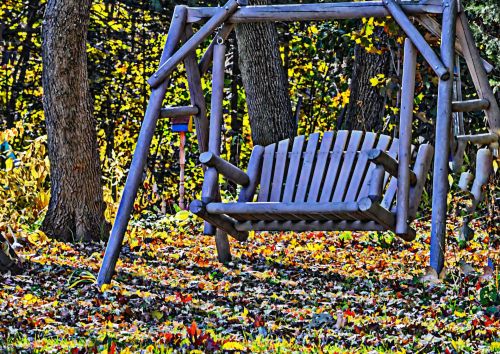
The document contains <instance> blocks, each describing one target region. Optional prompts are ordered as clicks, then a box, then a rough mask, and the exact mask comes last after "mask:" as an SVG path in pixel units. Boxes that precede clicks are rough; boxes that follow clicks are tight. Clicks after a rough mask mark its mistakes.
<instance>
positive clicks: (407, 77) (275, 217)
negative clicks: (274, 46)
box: [97, 0, 500, 284]
mask: <svg viewBox="0 0 500 354" xmlns="http://www.w3.org/2000/svg"><path fill="white" fill-rule="evenodd" d="M387 16H392V18H394V20H395V21H396V22H397V23H398V24H399V26H400V27H401V29H402V30H403V31H404V32H405V34H406V37H407V38H406V39H405V43H404V57H403V70H402V77H401V95H400V97H401V100H400V107H399V108H400V111H399V122H398V123H399V124H398V129H399V136H398V139H392V138H390V137H388V136H386V135H377V134H374V133H363V132H359V131H352V132H346V131H339V132H336V133H334V132H326V133H324V134H323V135H322V138H321V139H320V135H319V134H311V135H310V136H309V137H308V138H306V137H304V136H299V137H296V138H295V139H293V142H292V141H288V140H284V141H281V142H278V143H276V144H272V145H269V146H266V147H261V146H255V147H254V149H253V152H252V155H251V157H250V161H249V166H248V169H247V172H246V173H245V172H243V171H241V170H240V169H239V168H237V167H235V166H233V165H231V164H230V163H229V162H226V161H224V160H223V159H221V158H220V157H219V154H220V148H221V127H222V123H223V98H224V68H225V61H226V57H225V54H226V53H225V44H224V41H225V39H227V37H228V35H229V34H230V33H231V31H232V30H233V29H234V27H235V26H237V25H238V24H239V23H246V22H276V21H324V20H340V19H355V18H362V17H365V18H366V17H377V18H385V17H387ZM436 16H437V17H436ZM411 18H413V19H414V20H416V21H417V22H419V23H420V24H421V25H422V26H423V27H425V28H426V29H427V30H429V31H430V32H431V33H433V34H434V35H435V36H438V37H440V39H441V40H440V50H439V53H438V52H436V51H435V50H434V48H432V47H431V46H430V45H429V43H428V42H427V40H426V37H424V35H422V34H421V33H420V29H419V28H417V27H416V26H415V24H414V22H412V20H411ZM193 24H200V27H199V29H198V30H197V31H196V32H194V31H193ZM212 34H215V35H214V36H213V38H212V41H211V43H210V45H209V46H208V47H207V49H206V51H205V53H204V54H203V56H202V57H201V58H200V59H199V60H198V58H197V54H196V49H197V48H198V47H199V46H200V45H201V44H202V43H204V41H205V40H206V39H207V38H208V37H210V36H212ZM455 52H457V53H458V54H460V55H462V56H463V57H464V58H465V61H466V64H467V68H468V69H469V71H470V73H471V77H472V80H473V82H474V86H475V87H476V90H477V92H478V99H477V100H468V101H462V99H461V98H460V97H458V95H457V99H458V101H456V102H453V99H454V98H453V86H454V81H455V78H454V66H455ZM417 53H420V55H421V56H422V57H423V58H424V59H425V62H427V63H428V64H429V67H430V68H431V69H432V70H433V71H434V73H435V74H436V76H437V77H438V79H439V81H438V82H439V84H438V95H437V110H436V116H435V144H436V145H435V146H436V148H437V149H438V150H439V153H437V154H435V156H434V173H433V194H432V227H431V245H430V260H429V263H430V265H431V267H433V269H435V270H436V272H437V273H438V274H439V273H440V272H441V270H442V269H443V266H444V250H445V244H446V238H445V236H446V219H447V198H448V189H449V186H448V168H449V156H450V153H449V152H450V146H451V145H452V144H451V142H452V141H451V139H450V135H451V134H450V132H451V131H452V129H450V128H451V127H452V124H455V123H454V122H453V121H452V114H453V112H465V111H473V110H484V112H485V114H486V118H487V120H488V130H489V131H488V134H487V135H488V136H477V135H474V136H465V135H462V134H459V135H460V136H458V137H457V140H458V142H460V139H465V140H467V141H471V142H472V141H473V140H477V139H480V140H481V141H482V142H483V143H484V142H485V141H486V140H487V141H488V142H492V141H493V142H494V144H497V141H498V136H500V108H499V106H498V103H497V101H496V99H495V96H494V93H493V90H492V89H491V86H490V85H489V82H488V78H487V75H486V72H487V71H490V70H491V65H490V64H489V63H487V62H486V61H484V60H483V59H482V58H481V57H480V55H479V51H478V49H477V47H476V46H475V44H474V38H473V36H472V33H471V31H470V28H469V24H468V21H467V18H466V15H465V13H464V12H463V6H461V4H460V2H459V1H457V0H445V1H441V0H420V1H410V0H402V1H397V0H381V1H380V0H375V1H357V2H332V3H314V4H285V5H262V6H246V1H245V0H228V1H227V3H226V4H225V5H224V6H221V7H212V8H192V7H187V6H184V5H179V6H176V8H175V13H174V15H173V17H172V21H171V24H170V29H169V33H168V36H167V39H166V42H165V46H164V48H163V52H162V56H161V60H160V65H159V67H158V70H157V71H156V72H155V73H154V74H153V75H152V76H151V77H150V78H149V79H148V83H149V84H150V86H151V88H152V92H151V96H150V100H149V103H148V106H147V109H146V112H145V115H144V121H143V123H142V126H141V131H140V134H139V137H138V141H137V145H136V150H135V152H134V157H133V159H132V163H131V165H130V172H129V174H128V177H127V181H126V184H125V187H124V191H123V195H122V197H121V200H120V206H119V208H118V212H117V215H116V219H115V223H114V225H113V229H112V232H111V235H110V238H109V242H108V245H107V247H106V252H105V255H104V259H103V262H102V266H101V270H100V272H99V276H98V279H97V282H98V283H99V284H108V283H109V282H110V281H111V276H112V274H113V271H114V268H115V266H116V262H117V260H118V257H119V252H120V249H121V245H122V243H123V240H124V234H125V231H126V229H127V224H128V221H129V218H130V213H131V211H132V209H133V205H134V200H135V197H136V194H137V190H138V188H139V186H140V184H141V181H142V177H143V171H144V166H145V165H146V159H147V156H148V152H149V148H150V145H151V141H152V137H153V135H154V132H155V126H156V123H157V121H158V119H159V118H160V116H161V117H174V116H183V115H194V118H195V119H194V124H195V126H196V136H197V140H198V145H199V149H200V152H202V154H201V156H200V161H201V162H202V163H203V164H204V165H205V166H206V169H205V175H204V182H203V189H202V193H201V200H198V201H194V202H192V203H191V205H190V210H191V211H192V212H193V213H195V214H196V215H198V216H200V217H201V218H203V219H205V220H206V221H207V223H205V233H206V234H210V235H214V234H215V235H216V237H215V242H216V246H217V252H218V255H219V260H221V261H224V262H225V261H228V260H229V259H230V252H229V243H228V240H227V236H226V233H229V234H230V235H232V236H233V237H235V238H236V239H238V240H246V239H247V237H248V230H271V231H272V230H277V231H279V230H292V231H309V230H392V231H394V232H395V233H396V234H397V235H399V236H400V237H402V238H403V239H405V240H411V239H413V238H414V237H415V231H414V230H413V229H412V228H411V227H410V222H411V221H412V220H413V219H414V218H415V215H416V211H417V206H418V204H419V201H420V198H421V195H422V191H423V187H424V182H425V177H426V174H427V172H428V170H429V165H430V163H431V160H432V155H433V148H432V147H431V146H429V145H422V146H420V147H419V148H418V151H416V156H413V152H414V151H413V148H412V146H411V141H412V119H413V105H414V97H415V76H416V67H417V61H416V58H417ZM181 62H183V63H184V67H185V69H186V70H185V71H186V76H187V81H188V89H189V96H190V101H191V102H190V106H183V107H167V108H163V109H162V107H163V100H164V98H165V97H166V92H167V89H168V87H169V84H170V78H171V74H172V73H173V71H174V70H175V69H176V68H177V67H178V66H179V64H181ZM211 63H212V94H211V103H210V119H208V109H207V105H206V102H205V96H204V93H203V92H204V91H203V86H202V82H201V78H202V77H203V75H204V74H206V73H207V72H208V70H209V67H210V64H211ZM485 139H486V140H485ZM457 145H460V144H458V143H457ZM462 145H463V144H462ZM457 150H459V149H457ZM461 151H462V152H463V150H461ZM455 155H456V156H458V155H460V154H458V153H454V156H455ZM456 160H457V161H458V159H456ZM455 165H459V164H455ZM410 166H412V168H411V169H410ZM219 174H221V175H223V176H225V177H226V178H228V179H230V180H232V181H234V182H236V183H237V184H239V185H241V186H242V189H241V193H240V195H239V199H238V201H237V202H233V203H222V202H221V200H220V191H219V183H218V180H219V178H218V176H219ZM217 229H218V230H219V231H218V232H217Z"/></svg>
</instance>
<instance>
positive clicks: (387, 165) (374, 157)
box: [368, 149, 417, 186]
mask: <svg viewBox="0 0 500 354" xmlns="http://www.w3.org/2000/svg"><path fill="white" fill-rule="evenodd" d="M368 160H370V161H372V162H373V163H375V164H377V165H381V166H383V167H384V170H385V171H386V172H388V173H389V174H390V175H391V176H393V177H396V178H398V162H397V161H396V160H394V159H393V158H392V157H390V156H389V155H388V154H387V153H385V152H384V151H382V150H379V149H371V150H370V151H369V152H368ZM415 184H417V175H416V174H415V172H413V171H411V170H410V185H412V186H414V185H415Z"/></svg>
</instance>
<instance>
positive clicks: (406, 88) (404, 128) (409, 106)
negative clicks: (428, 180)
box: [396, 38, 417, 235]
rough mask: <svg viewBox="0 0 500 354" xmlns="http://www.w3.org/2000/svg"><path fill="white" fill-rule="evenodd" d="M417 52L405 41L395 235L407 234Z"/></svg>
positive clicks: (408, 41)
mask: <svg viewBox="0 0 500 354" xmlns="http://www.w3.org/2000/svg"><path fill="white" fill-rule="evenodd" d="M416 67H417V50H416V48H415V47H414V46H413V43H412V42H411V40H410V39H409V38H406V39H405V48H404V59H403V78H402V85H401V110H400V113H399V153H398V159H399V164H398V192H397V193H398V194H397V209H396V234H398V235H404V234H406V233H407V232H408V213H409V205H410V172H411V171H410V160H411V131H412V122H413V100H414V95H415V70H416Z"/></svg>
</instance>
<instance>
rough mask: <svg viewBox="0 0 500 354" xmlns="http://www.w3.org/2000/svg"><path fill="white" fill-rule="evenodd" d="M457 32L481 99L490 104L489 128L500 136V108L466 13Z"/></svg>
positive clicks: (462, 14)
mask: <svg viewBox="0 0 500 354" xmlns="http://www.w3.org/2000/svg"><path fill="white" fill-rule="evenodd" d="M456 32H457V36H458V40H459V42H460V44H461V46H462V49H463V54H464V58H465V61H466V62H467V67H468V68H469V72H470V74H471V76H472V81H473V82H474V86H475V87H476V90H477V93H478V95H479V98H480V99H486V100H488V102H489V106H488V108H486V109H485V112H486V117H487V118H488V123H489V128H490V130H491V131H492V132H493V133H495V134H497V135H500V108H499V107H498V103H497V101H496V98H495V95H494V94H493V90H492V89H491V86H490V83H489V81H488V77H487V76H486V71H485V70H484V66H483V63H482V60H481V57H480V56H479V50H478V49H477V47H476V44H475V42H474V38H473V37H472V33H471V31H470V28H469V22H468V21H467V17H466V16H465V13H461V14H459V16H458V21H457V22H456Z"/></svg>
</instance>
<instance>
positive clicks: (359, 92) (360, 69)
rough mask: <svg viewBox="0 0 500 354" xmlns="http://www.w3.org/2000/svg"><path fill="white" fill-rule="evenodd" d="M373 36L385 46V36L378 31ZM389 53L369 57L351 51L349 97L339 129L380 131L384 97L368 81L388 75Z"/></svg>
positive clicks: (357, 49) (359, 49) (360, 48)
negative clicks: (377, 37) (352, 57)
mask: <svg viewBox="0 0 500 354" xmlns="http://www.w3.org/2000/svg"><path fill="white" fill-rule="evenodd" d="M377 36H379V38H380V39H381V43H383V44H384V43H387V34H386V33H384V32H383V31H382V30H381V29H380V30H379V31H378V33H377ZM390 59H391V58H390V53H389V51H384V52H383V53H382V54H371V53H368V52H367V51H366V49H365V48H364V47H363V46H361V45H356V46H355V48H354V65H353V70H352V77H351V85H350V88H351V94H350V97H349V104H348V106H347V111H346V114H345V119H344V121H343V122H340V124H339V126H340V127H341V128H342V129H348V130H366V131H381V130H382V129H383V126H384V119H383V118H384V113H385V104H386V95H385V94H381V93H380V89H379V88H378V87H374V86H372V84H371V83H370V79H371V78H373V77H375V76H377V74H384V75H385V77H388V75H389V69H390Z"/></svg>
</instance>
